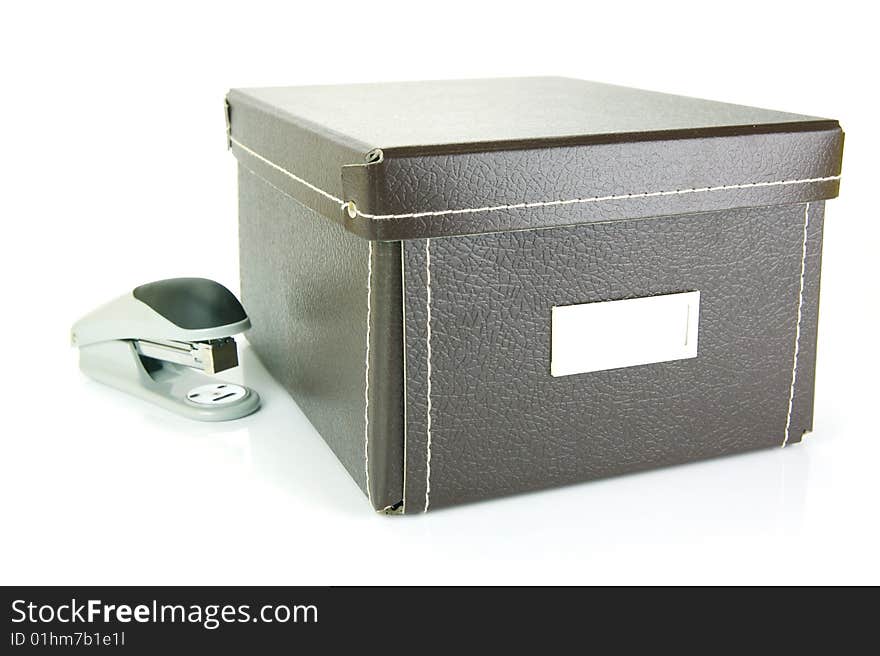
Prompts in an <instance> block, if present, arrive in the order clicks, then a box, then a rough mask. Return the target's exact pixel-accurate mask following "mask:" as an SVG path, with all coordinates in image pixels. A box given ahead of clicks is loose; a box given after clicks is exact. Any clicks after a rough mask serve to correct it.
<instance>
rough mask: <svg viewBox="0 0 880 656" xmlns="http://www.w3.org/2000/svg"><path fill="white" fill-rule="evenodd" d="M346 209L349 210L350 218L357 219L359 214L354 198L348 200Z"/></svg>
mask: <svg viewBox="0 0 880 656" xmlns="http://www.w3.org/2000/svg"><path fill="white" fill-rule="evenodd" d="M345 211H346V212H348V218H350V219H356V218H357V215H358V209H357V205H355V204H354V201H353V200H350V201H348V202H347V203H346V204H345Z"/></svg>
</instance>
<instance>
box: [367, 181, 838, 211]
mask: <svg viewBox="0 0 880 656" xmlns="http://www.w3.org/2000/svg"><path fill="white" fill-rule="evenodd" d="M832 180H840V176H839V175H832V176H828V177H825V178H806V179H803V180H775V181H773V182H748V183H745V184H731V185H718V186H717V187H694V188H692V189H675V190H673V191H647V192H643V193H638V194H614V195H611V196H592V197H590V198H571V199H568V200H549V201H537V202H534V203H514V204H512V205H488V206H486V207H471V208H468V209H463V210H438V211H435V212H410V213H409V214H368V213H366V212H361V211H360V210H358V209H355V212H356V214H357V215H358V216H362V217H363V218H365V219H373V220H376V221H387V220H389V219H418V218H421V217H428V216H449V215H453V214H476V213H477V212H499V211H502V210H519V209H530V208H534V207H554V206H559V205H576V204H582V203H598V202H602V201H606V200H624V199H627V198H655V197H658V196H679V195H682V194H699V193H703V192H707V191H729V190H734V189H752V188H754V187H779V186H783V185H795V184H808V183H810V182H830V181H832Z"/></svg>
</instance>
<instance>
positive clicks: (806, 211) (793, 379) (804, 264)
mask: <svg viewBox="0 0 880 656" xmlns="http://www.w3.org/2000/svg"><path fill="white" fill-rule="evenodd" d="M809 227H810V204H809V203H807V204H806V205H804V240H803V245H802V253H801V282H800V288H799V291H798V307H797V327H796V328H795V331H794V357H793V359H792V366H791V388H790V389H789V391H788V414H787V415H786V417H785V436H784V437H783V439H782V446H783V447H785V445H786V444H788V433H789V430H790V429H791V411H792V408H793V407H794V387H795V384H796V383H797V369H798V354H799V352H800V343H801V318H802V317H803V307H804V277H805V275H806V271H807V230H808V228H809Z"/></svg>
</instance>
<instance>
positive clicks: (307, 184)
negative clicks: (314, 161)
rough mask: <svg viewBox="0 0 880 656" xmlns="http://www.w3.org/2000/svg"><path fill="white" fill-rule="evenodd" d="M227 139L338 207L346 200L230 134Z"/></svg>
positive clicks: (342, 205)
mask: <svg viewBox="0 0 880 656" xmlns="http://www.w3.org/2000/svg"><path fill="white" fill-rule="evenodd" d="M229 141H231V142H232V143H234V144H235V145H236V146H238V147H239V148H241V149H242V150H243V151H244V152H246V153H247V154H248V155H252V156H253V157H256V158H257V159H258V160H260V161H261V162H263V163H264V164H266V165H267V166H271V167H272V168H273V169H275V170H276V171H278V172H279V173H283V174H284V175H286V176H287V177H288V178H291V179H292V180H296V181H297V182H299V183H300V184H301V185H303V186H304V187H308V188H309V189H311V190H312V191H314V192H315V193H316V194H321V195H322V196H323V197H324V198H326V199H328V200H332V201H334V202H336V203H339V206H340V207H345V205H346V202H345V201H344V200H342V199H341V198H337V197H336V196H334V195H333V194H331V193H329V192H327V191H324V190H323V189H321V188H320V187H316V186H315V185H313V184H312V183H311V182H309V181H308V180H303V179H302V178H301V177H299V176H298V175H296V174H295V173H291V172H290V171H288V170H287V169H285V168H284V167H281V166H278V165H277V164H276V163H275V162H272V161H270V160H268V159H266V158H265V157H263V156H262V155H260V154H259V153H257V152H255V151H253V150H251V149H250V148H248V147H247V146H245V145H244V144H243V143H241V142H240V141H238V140H237V139H236V138H235V137H233V136H230V137H229Z"/></svg>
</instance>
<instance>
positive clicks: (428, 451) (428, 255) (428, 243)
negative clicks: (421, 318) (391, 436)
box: [424, 239, 431, 512]
mask: <svg viewBox="0 0 880 656" xmlns="http://www.w3.org/2000/svg"><path fill="white" fill-rule="evenodd" d="M425 288H426V289H427V302H426V307H427V319H426V324H427V342H428V353H427V359H428V390H427V396H428V408H427V415H428V420H427V425H426V429H425V430H426V433H427V435H428V442H427V444H426V446H425V450H426V454H427V455H426V459H425V467H426V470H427V471H426V473H425V511H424V512H428V506H430V505H431V240H430V239H426V240H425Z"/></svg>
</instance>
